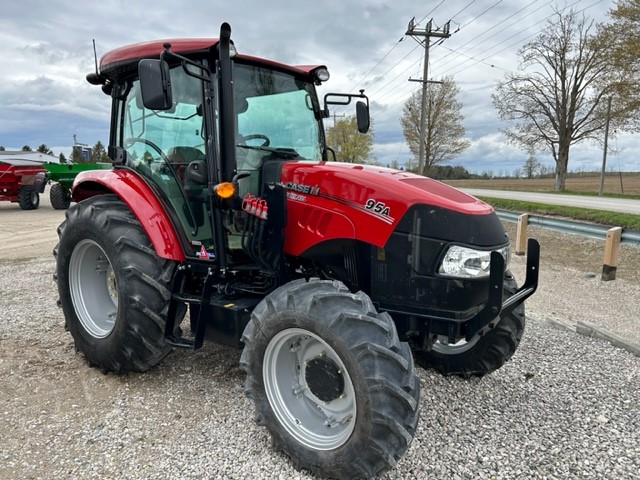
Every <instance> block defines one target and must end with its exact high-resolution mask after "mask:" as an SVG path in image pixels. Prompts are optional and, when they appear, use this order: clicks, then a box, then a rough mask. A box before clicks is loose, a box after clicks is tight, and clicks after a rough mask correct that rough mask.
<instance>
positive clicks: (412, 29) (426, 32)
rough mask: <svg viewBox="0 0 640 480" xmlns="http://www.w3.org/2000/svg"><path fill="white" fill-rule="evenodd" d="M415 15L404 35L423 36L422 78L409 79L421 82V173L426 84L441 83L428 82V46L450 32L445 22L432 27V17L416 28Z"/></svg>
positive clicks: (447, 36)
mask: <svg viewBox="0 0 640 480" xmlns="http://www.w3.org/2000/svg"><path fill="white" fill-rule="evenodd" d="M415 20H416V19H415V17H414V18H412V19H411V21H410V22H409V26H408V27H407V33H406V34H405V35H409V36H410V37H424V40H422V41H421V43H423V45H424V67H423V73H422V80H413V79H409V80H410V81H414V82H415V81H418V82H421V83H422V107H421V109H420V152H419V153H418V174H420V175H422V174H423V170H424V160H425V158H424V140H425V136H426V130H427V128H426V127H427V115H426V111H427V85H428V84H429V83H442V82H430V81H429V77H428V73H429V46H430V44H431V37H436V38H443V39H444V38H449V37H450V36H451V34H450V33H449V23H450V22H447V23H445V24H444V26H443V27H442V30H440V29H439V28H437V29H435V30H434V29H433V18H432V19H431V20H429V23H427V26H426V27H425V28H424V29H423V30H419V29H418V28H416V23H415Z"/></svg>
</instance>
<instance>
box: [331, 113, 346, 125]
mask: <svg viewBox="0 0 640 480" xmlns="http://www.w3.org/2000/svg"><path fill="white" fill-rule="evenodd" d="M332 117H333V126H334V127H335V126H336V117H340V118H344V117H346V115H345V114H344V113H341V114H340V115H338V114H336V113H335V112H334V113H333V114H332Z"/></svg>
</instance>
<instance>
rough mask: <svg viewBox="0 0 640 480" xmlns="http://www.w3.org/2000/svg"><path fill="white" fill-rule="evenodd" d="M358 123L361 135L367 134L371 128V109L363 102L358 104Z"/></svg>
mask: <svg viewBox="0 0 640 480" xmlns="http://www.w3.org/2000/svg"><path fill="white" fill-rule="evenodd" d="M356 121H357V123H358V131H359V132H360V133H367V132H368V131H369V126H370V125H371V119H370V118H369V107H368V106H367V104H366V103H364V102H362V101H358V102H356Z"/></svg>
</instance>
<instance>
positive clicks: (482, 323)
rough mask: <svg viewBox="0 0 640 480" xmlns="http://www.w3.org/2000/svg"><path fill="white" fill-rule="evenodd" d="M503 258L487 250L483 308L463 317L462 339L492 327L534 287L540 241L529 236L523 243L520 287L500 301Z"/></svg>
mask: <svg viewBox="0 0 640 480" xmlns="http://www.w3.org/2000/svg"><path fill="white" fill-rule="evenodd" d="M504 263H505V261H504V258H503V257H502V255H501V254H499V253H498V252H495V251H494V252H491V270H490V272H489V298H488V299H487V303H486V304H485V305H484V308H483V309H482V310H480V311H479V312H478V313H477V314H476V315H474V316H473V317H472V318H470V319H469V320H467V321H466V322H465V323H466V326H467V328H466V329H465V339H466V340H467V341H469V340H471V339H472V338H473V337H474V336H475V335H476V334H478V332H480V331H481V330H483V329H486V328H489V329H490V328H493V327H494V326H495V325H496V324H497V322H498V321H499V319H500V316H501V314H509V313H511V312H512V311H513V310H514V309H515V308H516V307H517V306H518V305H520V304H521V303H523V302H524V301H525V300H526V299H527V298H529V297H530V296H531V295H533V293H534V292H535V291H536V289H537V288H538V266H539V264H540V244H539V243H538V241H537V240H534V239H533V238H530V239H529V240H528V242H527V274H526V275H527V276H526V279H525V281H524V284H523V285H522V287H520V288H519V289H518V290H517V291H516V293H514V294H513V295H512V296H510V297H509V298H507V299H506V300H505V301H504V303H503V302H502V289H503V284H504V271H505V265H504Z"/></svg>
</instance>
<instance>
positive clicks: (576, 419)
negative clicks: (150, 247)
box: [0, 198, 640, 479]
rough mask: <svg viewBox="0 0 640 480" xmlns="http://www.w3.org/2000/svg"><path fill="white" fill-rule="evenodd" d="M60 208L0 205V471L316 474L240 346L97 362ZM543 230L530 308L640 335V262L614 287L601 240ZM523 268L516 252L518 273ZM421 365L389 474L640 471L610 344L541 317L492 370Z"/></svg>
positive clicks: (635, 376) (621, 357) (626, 388)
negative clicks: (293, 456) (248, 371)
mask: <svg viewBox="0 0 640 480" xmlns="http://www.w3.org/2000/svg"><path fill="white" fill-rule="evenodd" d="M16 209H17V211H15V210H16ZM38 212H39V213H38ZM33 213H38V214H39V215H40V217H38V218H37V219H34V218H33V217H32V218H29V217H28V215H31V214H33ZM62 216H63V212H56V211H53V210H50V207H49V206H48V205H47V202H46V199H45V198H43V202H42V206H41V208H40V209H39V210H38V211H36V212H22V211H20V210H19V209H18V208H17V207H16V206H14V205H7V206H5V205H1V206H0V230H2V232H6V231H9V230H10V231H11V232H12V235H11V237H12V238H13V236H14V235H22V237H21V238H23V243H22V247H21V248H18V249H17V250H16V247H14V248H11V249H6V248H5V249H4V250H3V249H2V245H0V293H1V296H0V378H2V388H0V405H1V407H0V420H1V421H0V438H1V439H2V440H1V441H0V478H2V479H17V478H21V479H22V478H28V479H32V478H33V479H35V478H43V479H48V478H79V479H84V478H127V479H128V478H211V479H245V478H257V479H272V478H287V479H303V478H313V477H311V476H310V475H307V474H305V473H304V472H298V471H296V470H295V469H294V468H293V466H292V464H291V463H290V462H289V461H288V459H287V458H286V457H284V456H283V455H281V454H278V453H274V452H273V451H272V450H271V449H270V448H269V446H270V441H269V437H268V434H267V433H266V431H265V430H264V429H263V428H260V427H257V426H256V425H255V424H254V423H253V407H252V405H251V403H250V402H249V401H248V400H247V399H245V398H244V396H243V394H242V383H243V380H244V374H243V373H242V371H241V370H240V369H239V367H238V361H239V356H240V353H239V352H238V351H235V350H230V349H226V348H222V347H219V346H217V345H214V344H205V346H204V347H203V348H202V349H201V350H199V351H197V352H188V351H175V352H174V353H172V354H171V355H170V356H169V357H167V358H166V359H165V360H164V361H163V362H162V363H161V364H160V365H159V366H158V367H157V368H155V369H153V370H151V371H150V372H147V373H145V374H129V375H126V376H122V377H119V376H115V375H112V374H109V375H102V374H101V373H100V372H99V371H98V370H96V369H92V368H89V367H88V366H87V364H86V362H85V361H84V358H83V356H82V355H81V354H77V353H76V352H75V349H74V347H73V342H72V339H71V337H70V335H69V334H68V333H67V332H65V331H64V328H63V318H62V314H61V312H60V310H59V309H58V308H57V307H56V304H55V300H56V298H57V293H56V291H55V286H54V284H53V282H52V280H51V275H52V272H53V270H54V262H53V259H52V257H51V254H50V251H51V248H52V247H53V245H54V244H55V228H54V229H53V232H49V233H48V234H45V233H43V234H42V235H39V236H38V239H37V241H36V240H28V238H29V231H30V230H32V229H33V228H34V226H37V227H39V228H40V227H43V226H44V225H48V223H47V222H50V223H53V224H57V223H59V221H60V220H61V219H62ZM31 222H33V223H31ZM2 232H0V241H2V242H4V243H6V240H5V238H3V236H2ZM532 234H533V235H535V236H539V238H540V240H541V243H542V247H543V265H542V268H541V270H542V271H541V286H540V289H539V291H538V292H537V293H536V294H535V295H534V297H532V298H531V299H530V301H529V303H528V306H529V310H528V311H529V313H530V314H532V317H533V318H537V317H540V318H542V317H545V316H548V317H554V318H561V319H564V320H566V321H569V322H574V321H578V320H590V321H592V322H593V323H599V324H603V325H604V324H605V323H607V322H608V321H609V318H611V317H614V318H615V321H619V322H620V327H621V328H616V331H617V332H618V333H621V334H623V335H627V334H626V333H624V332H625V331H627V330H628V332H629V334H631V335H633V334H636V335H637V334H638V324H637V323H633V322H637V321H638V319H637V312H638V310H639V309H638V306H639V305H640V299H639V294H640V288H639V286H640V280H639V279H638V278H637V270H638V267H637V266H636V267H631V266H627V267H623V266H622V263H621V266H620V267H619V270H618V280H616V281H614V282H608V283H606V284H605V283H603V282H600V281H599V280H597V279H594V278H592V277H586V276H585V274H586V273H590V272H595V273H598V278H599V269H598V263H597V260H596V261H595V263H590V261H587V263H586V264H582V263H581V262H582V260H581V259H583V258H592V257H593V258H597V257H598V256H600V260H599V261H600V262H601V255H602V253H601V251H600V248H601V245H599V244H598V245H593V244H592V243H590V241H589V242H582V239H579V240H578V241H577V242H575V240H576V238H577V237H567V236H557V235H555V234H553V235H551V234H548V233H547V232H532ZM43 235H48V237H47V238H48V239H49V242H45V241H44V240H43V238H42V236H43ZM547 236H548V237H549V238H547ZM27 250H28V253H27V252H26V251H27ZM598 252H600V253H598ZM625 252H626V250H625ZM570 253H571V255H569V254H570ZM637 254H638V250H637V249H636V250H635V254H634V251H633V250H632V251H631V254H629V256H630V258H632V260H633V259H634V258H635V259H637V257H638V255H637ZM624 255H627V253H625V254H624ZM576 256H577V257H579V259H578V260H575V258H573V257H576ZM523 264H524V261H523V259H522V258H519V257H516V258H514V264H513V270H514V272H515V273H516V275H518V278H520V279H522V275H521V274H520V273H519V269H522V265H523ZM633 268H635V269H636V271H635V273H634V272H633V271H631V270H632V269H633ZM627 270H628V271H627ZM618 311H619V312H620V313H619V314H618V313H616V312H618ZM605 326H607V327H608V328H613V326H614V325H613V324H611V323H607V325H605ZM418 375H419V378H420V381H421V382H422V399H421V411H422V414H421V422H420V424H419V428H418V431H417V434H416V437H415V440H414V442H413V444H412V446H411V448H410V450H409V452H408V453H407V454H406V455H405V456H404V457H403V458H402V459H401V460H400V461H399V462H398V465H397V467H396V468H395V469H394V470H393V471H391V472H390V473H389V474H387V475H386V476H384V477H383V478H385V479H396V478H398V479H399V478H403V479H409V478H416V479H418V478H420V479H424V478H442V479H476V478H495V479H512V478H547V479H552V478H557V479H560V478H563V479H564V478H608V479H622V478H625V479H634V478H635V479H638V478H640V475H639V474H638V472H639V471H640V358H637V357H634V356H632V355H631V354H629V353H627V352H625V351H623V350H620V349H618V348H615V347H613V346H611V345H609V344H608V343H606V342H603V341H600V340H594V339H591V338H586V337H582V336H580V335H577V334H575V333H572V332H566V331H561V330H557V329H554V328H551V327H549V326H547V325H546V324H545V323H544V322H542V321H535V320H534V321H530V322H529V323H528V326H527V331H526V333H525V336H524V339H523V341H522V344H521V346H520V348H519V349H518V351H517V352H516V354H515V356H514V358H513V359H512V360H511V361H510V362H509V363H507V364H506V365H505V366H504V367H503V368H501V369H500V370H498V371H497V372H495V373H494V374H492V375H490V376H487V377H485V378H482V379H472V380H462V379H458V378H443V377H441V376H439V375H437V374H435V373H433V372H430V371H424V370H420V369H419V371H418Z"/></svg>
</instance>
